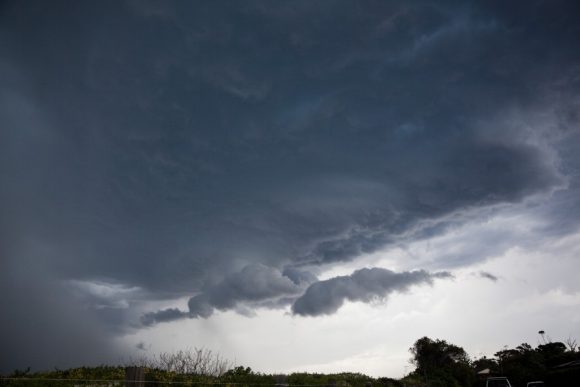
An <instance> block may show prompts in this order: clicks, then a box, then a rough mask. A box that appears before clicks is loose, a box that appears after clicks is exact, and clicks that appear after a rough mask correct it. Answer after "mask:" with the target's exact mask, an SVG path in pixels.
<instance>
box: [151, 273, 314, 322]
mask: <svg viewBox="0 0 580 387" xmlns="http://www.w3.org/2000/svg"><path fill="white" fill-rule="evenodd" d="M315 279H316V277H315V276H314V275H313V274H311V273H308V272H305V271H302V270H298V269H292V268H287V269H286V270H285V271H284V272H283V273H281V272H280V271H278V270H276V269H275V268H272V267H268V266H264V265H247V266H245V267H244V268H243V269H242V270H241V271H239V272H236V273H233V274H230V275H228V276H226V277H225V278H224V279H223V280H222V281H221V282H219V283H217V284H215V285H213V286H209V287H207V288H206V289H204V290H203V291H202V292H201V293H200V294H198V295H196V296H194V297H191V298H190V299H189V301H188V309H189V311H188V312H184V311H181V310H179V309H174V308H171V309H165V310H161V311H158V312H151V313H147V314H145V315H143V316H142V317H141V322H142V323H143V324H144V325H154V324H156V323H160V322H166V321H172V320H178V319H182V318H200V317H201V318H208V317H210V316H211V315H212V314H213V312H214V310H215V309H218V310H228V309H235V310H237V311H238V312H240V313H241V314H244V315H251V312H250V310H249V309H248V308H247V306H248V305H251V306H252V305H253V306H254V307H255V306H270V307H274V306H275V304H276V303H282V304H287V303H288V302H290V300H293V299H294V298H295V297H296V296H297V295H299V294H300V293H302V291H303V290H304V288H305V287H306V286H308V285H309V284H310V283H311V282H313V281H315Z"/></svg>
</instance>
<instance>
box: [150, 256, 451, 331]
mask: <svg viewBox="0 0 580 387" xmlns="http://www.w3.org/2000/svg"><path fill="white" fill-rule="evenodd" d="M291 272H292V273H293V274H294V275H297V270H296V269H292V271H291ZM300 277H301V278H308V279H309V281H306V282H305V281H302V282H293V281H291V280H290V279H289V278H288V277H286V276H285V275H280V272H278V271H277V270H275V269H272V268H269V267H266V266H263V265H252V266H246V267H245V268H244V269H243V270H242V271H241V272H239V273H237V274H235V275H232V276H229V277H228V278H226V280H224V281H223V282H221V283H220V284H218V285H217V286H214V287H211V288H209V289H208V290H207V291H206V292H204V293H201V294H199V295H196V296H194V297H191V298H190V299H189V302H188V307H189V310H188V311H187V312H186V311H182V310H179V309H176V308H169V309H164V310H160V311H158V312H151V313H147V314H145V315H143V316H142V317H141V323H142V324H143V325H146V326H151V325H155V324H158V323H162V322H168V321H173V320H180V319H183V318H208V317H210V316H211V315H212V314H213V312H214V310H216V309H218V310H229V309H237V308H239V309H241V310H245V307H246V306H247V305H253V306H254V307H255V306H260V305H264V302H267V301H272V300H277V301H278V304H279V305H280V306H285V305H288V304H291V305H292V306H291V309H292V313H293V314H294V315H300V316H320V315H329V314H333V313H335V312H337V311H338V310H339V309H340V307H341V306H342V305H343V304H344V302H345V301H361V302H371V301H374V300H385V299H386V298H387V297H388V296H389V295H390V294H391V293H394V292H405V291H407V290H409V288H410V287H411V286H413V285H421V284H427V285H432V284H433V281H434V280H435V279H443V278H453V276H452V274H451V273H449V272H446V271H441V272H437V273H429V272H427V271H425V270H416V271H405V272H400V273H397V272H394V271H391V270H388V269H382V268H370V269H369V268H364V269H360V270H357V271H355V272H354V273H352V274H351V275H348V276H339V277H334V278H331V279H328V280H324V281H318V282H310V281H313V280H314V278H315V277H314V276H313V275H312V274H306V273H301V274H300ZM305 285H306V286H305ZM266 305H267V306H270V307H271V304H270V305H268V304H266Z"/></svg>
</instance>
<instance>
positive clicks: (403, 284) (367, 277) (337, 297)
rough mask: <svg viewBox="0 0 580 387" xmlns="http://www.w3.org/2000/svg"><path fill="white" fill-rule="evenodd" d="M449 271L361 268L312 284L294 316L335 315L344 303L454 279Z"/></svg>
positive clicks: (380, 296) (379, 296) (296, 307)
mask: <svg viewBox="0 0 580 387" xmlns="http://www.w3.org/2000/svg"><path fill="white" fill-rule="evenodd" d="M451 277H452V275H451V274H450V273H448V272H439V273H434V274H430V273H427V272H426V271H423V270H418V271H410V272H409V271H408V272H402V273H395V272H393V271H391V270H387V269H380V268H372V269H368V268H365V269H360V270H357V271H355V272H354V273H352V274H351V275H349V276H340V277H335V278H332V279H329V280H326V281H320V282H317V283H315V284H312V285H311V286H310V287H309V288H308V289H307V290H306V292H305V293H304V295H302V296H301V297H300V298H298V299H297V300H296V302H294V304H293V305H292V313H294V314H297V315H301V316H320V315H324V314H332V313H334V312H336V311H337V310H338V309H339V308H340V307H341V306H342V305H343V304H344V302H345V301H347V300H348V301H363V302H370V301H372V300H381V299H386V298H387V296H388V295H389V294H391V293H394V292H405V291H407V290H408V289H409V288H410V287H411V286H413V285H420V284H432V283H433V280H434V279H435V278H451Z"/></svg>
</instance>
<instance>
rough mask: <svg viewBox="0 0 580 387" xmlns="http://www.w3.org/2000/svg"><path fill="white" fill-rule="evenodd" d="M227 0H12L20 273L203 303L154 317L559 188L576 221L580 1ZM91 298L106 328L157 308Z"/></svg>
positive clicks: (559, 228) (265, 293)
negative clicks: (25, 262) (359, 0)
mask: <svg viewBox="0 0 580 387" xmlns="http://www.w3.org/2000/svg"><path fill="white" fill-rule="evenodd" d="M218 3H219V2H218ZM218 3H215V2H207V3H203V4H201V3H190V2H164V3H163V4H160V3H154V4H153V3H143V2H129V3H127V4H125V3H119V2H105V3H101V2H99V3H98V4H97V3H91V2H75V3H74V4H67V5H66V6H65V5H64V4H58V3H57V4H54V3H51V2H43V1H38V2H34V1H32V2H10V1H8V2H3V3H2V5H1V6H0V7H1V8H2V12H0V44H1V45H2V47H3V55H2V59H1V60H0V69H1V70H2V71H0V82H1V83H2V85H3V86H4V87H2V90H0V127H2V128H3V130H2V131H0V210H1V213H2V217H1V219H0V230H1V231H2V237H3V238H5V239H14V240H16V241H17V242H18V243H15V245H14V248H13V249H12V250H10V251H8V250H6V248H4V251H0V253H1V254H2V256H1V259H2V263H3V268H4V266H5V267H8V268H14V267H15V266H17V263H18V262H19V260H20V259H21V257H22V256H31V257H33V258H31V259H33V260H34V262H31V265H33V266H34V265H35V264H37V263H38V262H44V263H47V264H48V265H49V266H50V267H51V268H52V271H51V274H50V275H51V276H52V277H53V278H51V279H52V280H54V283H61V282H62V281H65V282H66V281H71V280H72V281H80V282H83V283H86V282H95V281H101V280H103V281H105V282H109V283H116V284H122V286H124V287H127V288H130V289H133V288H138V289H141V290H140V293H139V296H138V297H137V298H139V299H140V300H141V301H144V300H145V298H146V297H149V298H151V299H156V300H158V299H165V300H168V299H173V300H174V299H180V298H182V297H191V296H192V295H194V296H193V297H191V301H190V303H189V310H187V311H182V312H180V311H179V310H172V311H171V310H170V311H165V312H164V311H162V312H158V313H160V314H159V315H156V314H151V315H148V316H149V317H147V318H145V317H144V319H145V321H146V322H148V323H150V324H154V323H155V322H157V321H161V320H163V321H166V320H171V319H175V318H180V317H183V318H185V317H192V316H198V317H200V316H201V317H206V316H210V315H211V313H213V310H214V309H219V310H222V309H237V310H239V311H244V310H246V309H244V308H250V309H251V308H252V307H255V306H266V305H267V306H268V307H280V306H281V305H288V304H289V303H290V302H292V299H293V298H295V297H296V296H297V294H300V291H303V290H304V288H305V287H306V286H308V285H309V284H310V283H313V281H314V280H315V279H314V277H313V276H312V275H311V274H307V272H309V271H311V272H313V273H315V272H316V271H317V270H319V269H317V268H316V266H322V268H324V267H325V265H334V264H338V263H340V262H346V261H351V260H354V259H357V257H358V256H359V255H361V254H365V253H370V252H374V251H377V250H378V249H382V248H385V247H388V246H390V245H393V244H397V243H400V242H401V241H412V240H415V239H418V238H425V237H428V236H432V235H437V234H438V233H442V232H444V231H445V230H446V229H447V227H448V225H449V223H447V222H446V219H447V218H448V217H449V216H451V215H452V214H455V213H460V212H462V211H475V212H477V210H479V209H483V210H484V209H485V208H487V207H489V206H495V205H498V204H505V205H513V204H517V203H521V202H522V201H524V200H525V199H527V198H529V197H531V196H534V195H537V194H542V193H549V192H552V191H554V190H555V189H556V188H560V191H559V192H557V193H555V194H554V195H553V196H551V197H550V198H549V199H546V200H548V201H550V203H551V205H550V206H546V207H545V208H544V211H545V214H543V216H544V217H545V218H546V219H551V224H550V225H548V226H546V228H545V230H543V232H545V233H552V234H557V235H561V234H562V233H566V232H570V230H573V229H577V227H578V219H580V217H579V216H575V215H577V213H578V210H577V209H578V208H580V206H579V205H578V198H579V197H580V195H578V181H577V180H578V178H577V170H578V168H579V167H578V160H579V157H578V152H577V149H578V131H579V129H578V128H579V122H578V116H577V114H576V113H575V112H576V111H577V110H578V109H577V107H578V101H579V100H580V84H579V83H578V79H580V78H579V77H578V64H579V63H580V51H579V50H578V49H577V41H578V36H580V24H578V23H577V20H576V15H578V14H579V11H578V5H577V4H575V2H540V3H534V4H516V3H510V4H503V3H502V4H500V3H490V2H469V3H465V2H455V1H445V2H437V3H436V4H434V3H423V2H418V3H414V4H413V5H409V4H408V2H397V1H394V2H381V1H377V2H375V1H369V2H365V3H364V4H361V5H357V6H353V4H352V3H351V2H342V1H338V2H324V4H322V3H320V2H316V3H313V2H311V1H297V2H292V3H271V2H261V1H257V2H243V3H241V2H240V3H234V4H228V6H227V7H224V6H223V4H218ZM111 15H115V16H114V17H112V16H111ZM337 20H340V22H339V23H337ZM554 21H557V22H554ZM65 58H66V60H65ZM555 133H557V135H556V134H555ZM558 136H559V138H557V137H558ZM566 184H567V186H566ZM565 187H568V188H567V189H565ZM425 224H429V226H425ZM2 242H4V241H2ZM5 245H6V243H1V244H0V246H5ZM30 245H38V246H42V249H41V250H42V251H41V253H39V254H34V255H30V254H28V251H27V246H30ZM474 245H477V244H474ZM502 246H503V245H502ZM484 257H485V254H480V255H477V254H475V253H474V254H473V259H471V258H465V259H462V258H457V257H449V258H448V259H445V262H441V265H440V267H441V268H442V269H446V268H449V267H453V266H458V265H469V264H471V263H473V262H474V261H475V260H478V259H484ZM5 263H9V264H6V265H5ZM244 267H251V268H253V269H251V270H252V271H253V272H255V273H254V274H252V273H250V272H249V271H250V269H247V270H248V272H243V270H244V269H243V268H244ZM264 267H265V268H269V269H264ZM289 267H291V268H293V269H287V268H289ZM297 268H300V270H303V271H304V272H305V273H306V274H305V273H299V272H297V271H295V270H297ZM7 270H8V269H7ZM10 270H13V269H10ZM10 273H13V274H14V276H15V277H17V278H21V279H22V277H21V276H22V275H23V274H22V273H20V272H18V273H17V272H16V271H11V272H10ZM252 275H254V276H257V277H252ZM242 278H243V279H244V280H250V281H256V282H257V283H258V284H259V285H260V286H259V287H258V288H255V289H251V288H248V287H247V283H242V282H240V281H242ZM28 280H29V281H30V282H32V283H34V278H29V279H22V281H24V283H26V281H28ZM260 281H262V282H260ZM50 283H52V282H50ZM89 296H90V295H89ZM89 296H87V297H86V298H85V300H86V302H87V303H89V304H91V305H93V304H94V305H100V306H106V307H104V308H101V309H98V310H95V311H94V312H95V313H96V314H98V315H100V316H101V319H102V321H101V322H102V324H105V325H104V326H105V327H107V329H110V330H111V332H113V333H112V334H118V333H119V332H124V331H125V328H126V327H127V326H131V322H130V320H131V318H133V317H134V315H140V314H141V312H139V313H137V312H135V311H134V310H135V309H137V306H138V305H137V303H135V302H133V301H131V300H127V299H126V298H124V297H125V296H123V297H121V296H115V297H108V298H107V297H105V298H103V297H102V296H101V295H97V297H93V296H91V297H89ZM97 303H98V304H97ZM17 304H18V303H17V302H14V303H13V302H10V303H7V305H8V307H7V308H8V310H10V309H12V308H15V306H13V305H17ZM244 313H247V312H246V311H244ZM114 326H116V328H114ZM11 329H12V328H11ZM0 331H1V330H0ZM6 334H8V335H10V333H6Z"/></svg>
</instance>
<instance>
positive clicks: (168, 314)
mask: <svg viewBox="0 0 580 387" xmlns="http://www.w3.org/2000/svg"><path fill="white" fill-rule="evenodd" d="M186 317H188V313H185V312H182V311H181V310H179V309H177V308H168V309H163V310H160V311H158V312H150V313H146V314H144V315H143V316H141V323H142V324H143V325H146V326H150V325H155V324H158V323H162V322H168V321H174V320H179V319H182V318H186Z"/></svg>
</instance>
